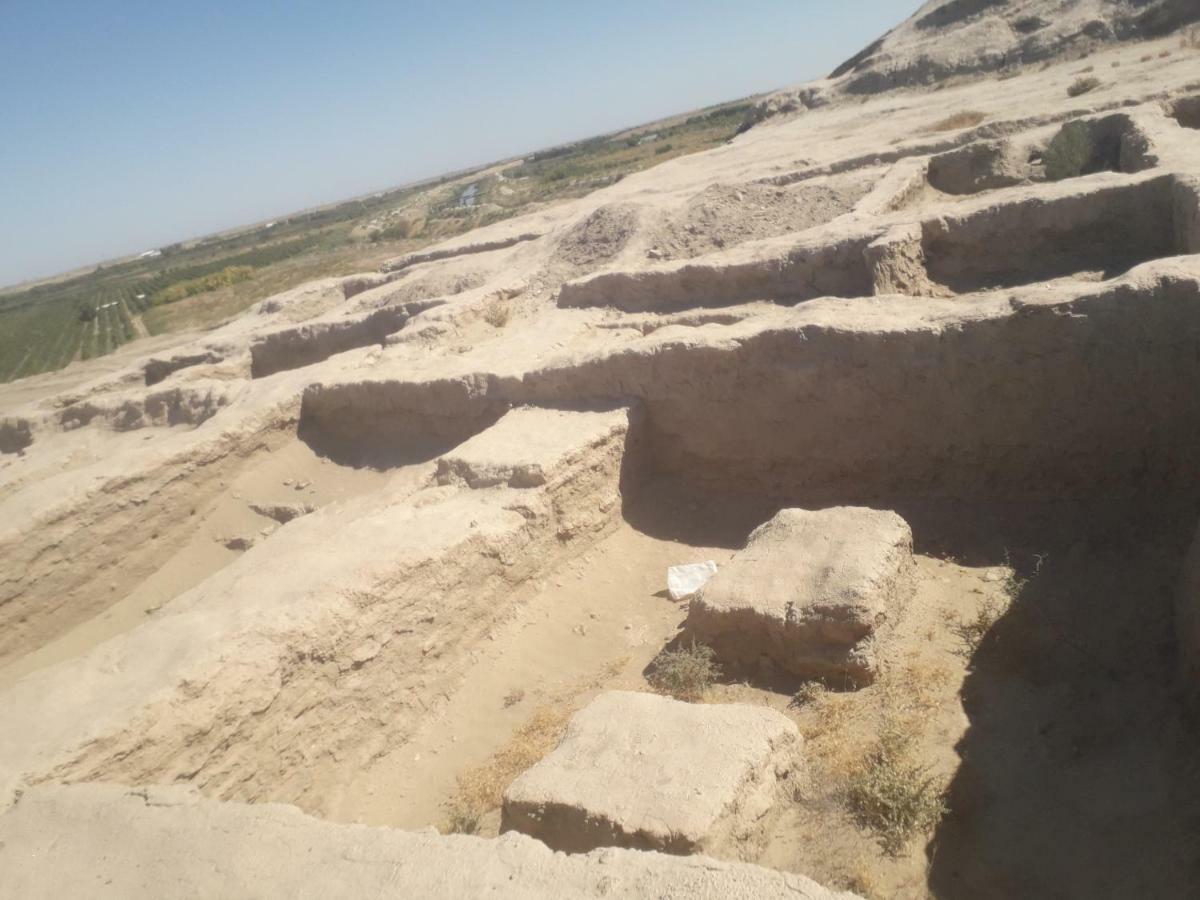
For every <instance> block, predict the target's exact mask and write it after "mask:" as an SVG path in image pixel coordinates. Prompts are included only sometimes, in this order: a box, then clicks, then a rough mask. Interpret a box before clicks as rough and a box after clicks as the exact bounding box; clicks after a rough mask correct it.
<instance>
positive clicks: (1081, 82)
mask: <svg viewBox="0 0 1200 900" xmlns="http://www.w3.org/2000/svg"><path fill="white" fill-rule="evenodd" d="M1098 87H1100V79H1099V78H1096V77H1095V76H1094V75H1088V76H1086V77H1084V78H1076V79H1075V80H1074V81H1072V82H1071V84H1070V85H1069V86H1068V87H1067V96H1068V97H1079V96H1081V95H1083V94H1086V93H1088V92H1089V91H1094V90H1095V89H1096V88H1098Z"/></svg>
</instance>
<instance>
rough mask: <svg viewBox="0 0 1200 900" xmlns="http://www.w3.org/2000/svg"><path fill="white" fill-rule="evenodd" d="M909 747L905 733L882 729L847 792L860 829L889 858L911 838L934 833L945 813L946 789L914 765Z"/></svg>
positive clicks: (852, 777) (916, 764) (853, 775)
mask: <svg viewBox="0 0 1200 900" xmlns="http://www.w3.org/2000/svg"><path fill="white" fill-rule="evenodd" d="M912 744H913V740H912V738H911V737H910V736H909V735H907V734H906V733H904V732H903V731H901V730H898V729H895V728H887V729H885V730H884V732H883V733H882V734H881V735H880V736H879V740H878V741H877V742H876V743H875V745H874V746H873V747H872V748H871V750H870V751H869V752H868V753H867V755H866V758H865V759H864V760H863V762H862V764H861V765H860V766H859V767H858V769H857V770H856V771H855V772H854V773H853V774H852V775H851V777H850V783H849V786H848V790H847V800H848V803H849V806H850V810H851V811H852V812H853V813H854V815H855V817H856V818H857V819H858V821H859V824H861V825H862V826H863V827H865V828H869V829H870V830H871V831H873V832H874V833H875V836H876V837H877V838H878V840H879V843H880V846H881V847H882V848H883V850H884V852H885V853H888V854H890V855H892V856H896V855H899V854H900V853H901V852H903V850H904V848H905V847H906V846H907V845H908V842H909V841H910V840H912V838H913V837H914V836H915V835H917V834H921V833H928V832H930V831H932V830H933V829H934V828H935V827H936V826H937V824H938V822H939V821H941V818H942V816H943V815H945V813H946V800H945V789H944V788H943V787H942V785H941V783H940V781H939V780H938V779H937V778H936V777H935V776H934V775H933V774H932V773H931V770H930V769H929V767H928V766H924V765H921V764H919V763H917V762H915V761H914V760H913V752H912Z"/></svg>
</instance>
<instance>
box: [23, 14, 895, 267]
mask: <svg viewBox="0 0 1200 900" xmlns="http://www.w3.org/2000/svg"><path fill="white" fill-rule="evenodd" d="M824 5H825V4H821V3H818V2H815V0H811V2H795V0H793V2H790V3H788V2H783V0H752V2H749V3H742V4H738V5H737V6H736V7H730V5H729V4H719V3H713V2H710V0H702V2H691V3H680V2H658V3H643V4H634V3H631V2H628V0H617V2H613V3H610V4H608V5H607V6H605V7H604V8H603V9H575V8H564V7H563V6H560V5H558V4H552V3H548V2H542V0H538V2H530V3H524V4H521V6H520V8H512V9H510V8H507V7H506V6H505V5H503V4H498V3H486V2H480V3H464V2H445V3H440V4H437V5H434V4H429V3H403V4H383V3H380V2H375V0H372V2H359V3H353V4H347V5H345V6H342V7H339V8H336V9H335V8H330V7H328V6H326V5H323V4H316V3H295V4H289V5H286V6H285V5H282V4H273V3H248V4H233V3H230V2H227V0H217V2H213V3H210V4H207V5H206V6H205V7H204V8H187V9H183V8H179V9H176V8H165V7H164V6H163V5H159V4H150V3H146V2H125V3H121V4H120V5H119V8H117V9H114V8H112V7H111V6H110V7H107V8H95V7H92V6H91V5H88V4H83V3H63V4H59V5H58V6H56V7H54V8H46V9H30V8H17V7H16V6H15V4H11V3H7V2H4V0H0V19H2V20H3V21H2V22H0V24H3V26H4V27H3V28H0V78H2V79H3V82H4V83H5V84H6V85H9V86H10V89H9V91H8V92H7V94H6V97H5V107H6V109H5V113H6V115H5V119H6V120H7V121H8V122H10V123H13V124H14V125H15V127H13V128H12V135H13V136H12V137H10V140H8V141H6V142H4V143H3V144H2V145H0V196H3V197H5V199H6V201H7V202H6V203H5V205H4V214H3V215H2V216H0V246H2V247H3V248H4V250H3V251H2V252H0V286H8V285H11V284H14V283H18V282H23V281H29V280H35V279H40V278H46V277H51V276H53V275H55V274H58V273H62V272H65V271H70V270H73V269H77V268H81V267H84V266H88V265H92V264H95V263H98V262H102V261H104V260H107V259H113V258H118V257H122V256H127V255H130V254H133V253H137V252H139V251H142V250H147V249H151V248H154V247H160V246H163V245H165V244H169V243H173V242H175V241H180V240H187V239H192V238H197V237H201V236H204V235H207V234H212V233H215V232H220V231H226V230H229V229H233V228H237V227H240V226H245V225H249V224H251V223H253V222H257V221H262V220H267V219H270V218H274V217H277V216H285V215H288V214H290V213H294V212H297V211H299V210H302V209H307V208H312V207H315V206H324V205H328V204H332V203H338V202H341V201H344V200H347V199H350V198H352V197H356V196H361V195H364V194H370V193H374V192H377V191H380V190H386V189H388V188H391V187H395V186H398V185H401V184H406V183H410V182H414V181H421V180H425V179H428V178H433V177H437V176H438V175H441V174H444V173H446V172H452V171H457V170H461V169H466V168H471V167H474V166H478V165H483V164H486V163H489V162H493V161H497V160H500V159H505V158H508V157H512V156H518V155H520V154H523V153H529V152H531V151H534V150H537V149H541V148H544V147H548V146H552V145H555V144H560V143H564V142H566V141H570V140H576V139H579V138H583V137H588V136H591V135H595V134H602V133H605V132H609V131H614V130H619V129H621V128H626V127H631V126H635V125H638V124H640V123H644V122H648V121H653V120H655V119H658V118H663V117H665V116H669V115H672V114H676V113H681V112H686V111H688V110H692V109H697V108H701V107H704V106H709V105H712V104H714V103H719V102H724V101H728V100H733V99H736V98H739V97H744V96H749V95H752V94H756V93H761V92H763V91H767V90H771V89H774V88H778V87H782V86H784V85H788V84H795V83H799V82H802V81H807V80H810V79H812V78H815V77H820V76H821V75H823V74H826V73H827V72H828V71H829V70H830V69H832V68H833V67H834V66H836V65H837V64H838V63H839V62H841V61H842V60H843V59H845V58H846V57H848V56H850V55H852V54H853V53H855V52H857V51H858V50H859V49H861V48H862V47H863V46H865V45H866V44H867V43H869V42H870V41H871V40H873V39H874V38H876V37H878V36H879V35H880V34H882V33H883V32H884V31H886V30H887V29H888V28H890V27H891V26H893V25H895V24H896V23H897V22H899V21H900V20H901V19H903V18H904V17H905V16H907V15H908V14H910V13H911V12H912V11H913V10H914V9H915V8H916V6H917V2H916V0H864V2H861V3H859V4H856V5H855V6H856V8H855V9H854V10H853V11H852V12H851V11H849V10H845V9H843V10H838V11H822V10H821V7H822V6H824ZM13 86H16V89H15V90H14V89H13Z"/></svg>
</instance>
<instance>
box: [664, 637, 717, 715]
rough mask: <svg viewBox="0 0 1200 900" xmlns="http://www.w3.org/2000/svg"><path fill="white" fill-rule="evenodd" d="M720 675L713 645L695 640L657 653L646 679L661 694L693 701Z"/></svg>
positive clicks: (702, 695) (700, 697)
mask: <svg viewBox="0 0 1200 900" xmlns="http://www.w3.org/2000/svg"><path fill="white" fill-rule="evenodd" d="M720 677H721V668H720V666H718V665H717V663H716V658H715V654H714V653H713V650H712V648H711V647H708V646H705V645H704V644H697V643H696V642H695V641H693V642H692V646H691V647H686V648H684V649H681V650H664V651H663V652H662V653H660V654H658V656H657V658H655V660H654V663H653V665H652V667H651V671H650V674H649V676H647V679H646V680H647V681H649V682H650V686H651V687H652V688H654V690H656V691H658V693H660V694H667V695H669V696H671V697H674V698H675V699H676V700H686V701H688V702H689V703H694V702H696V701H698V700H703V699H704V695H705V694H707V693H708V689H709V688H711V687H712V686H713V683H714V682H715V681H716V680H717V679H718V678H720Z"/></svg>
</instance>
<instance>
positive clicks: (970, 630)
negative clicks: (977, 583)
mask: <svg viewBox="0 0 1200 900" xmlns="http://www.w3.org/2000/svg"><path fill="white" fill-rule="evenodd" d="M1007 609H1008V606H1007V604H1005V603H1003V602H1002V601H1001V600H1000V599H999V598H997V597H988V598H987V599H985V600H984V601H983V602H982V603H980V604H979V608H978V609H977V610H976V611H975V615H973V616H971V617H970V618H969V619H959V620H958V622H956V623H954V624H953V625H951V626H950V628H951V630H952V631H953V632H954V634H955V636H956V637H957V638H958V639H959V641H961V642H962V646H961V647H959V648H958V649H957V650H956V651H955V652H956V653H958V655H959V656H961V657H962V658H963V659H966V660H968V661H970V660H971V658H972V657H974V656H975V653H976V651H977V650H979V645H980V644H982V643H983V639H984V638H985V637H986V636H987V633H988V632H989V631H991V630H992V626H993V625H995V624H996V623H997V622H998V621H1000V617H1001V616H1002V615H1004V613H1005V611H1006V610H1007Z"/></svg>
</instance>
